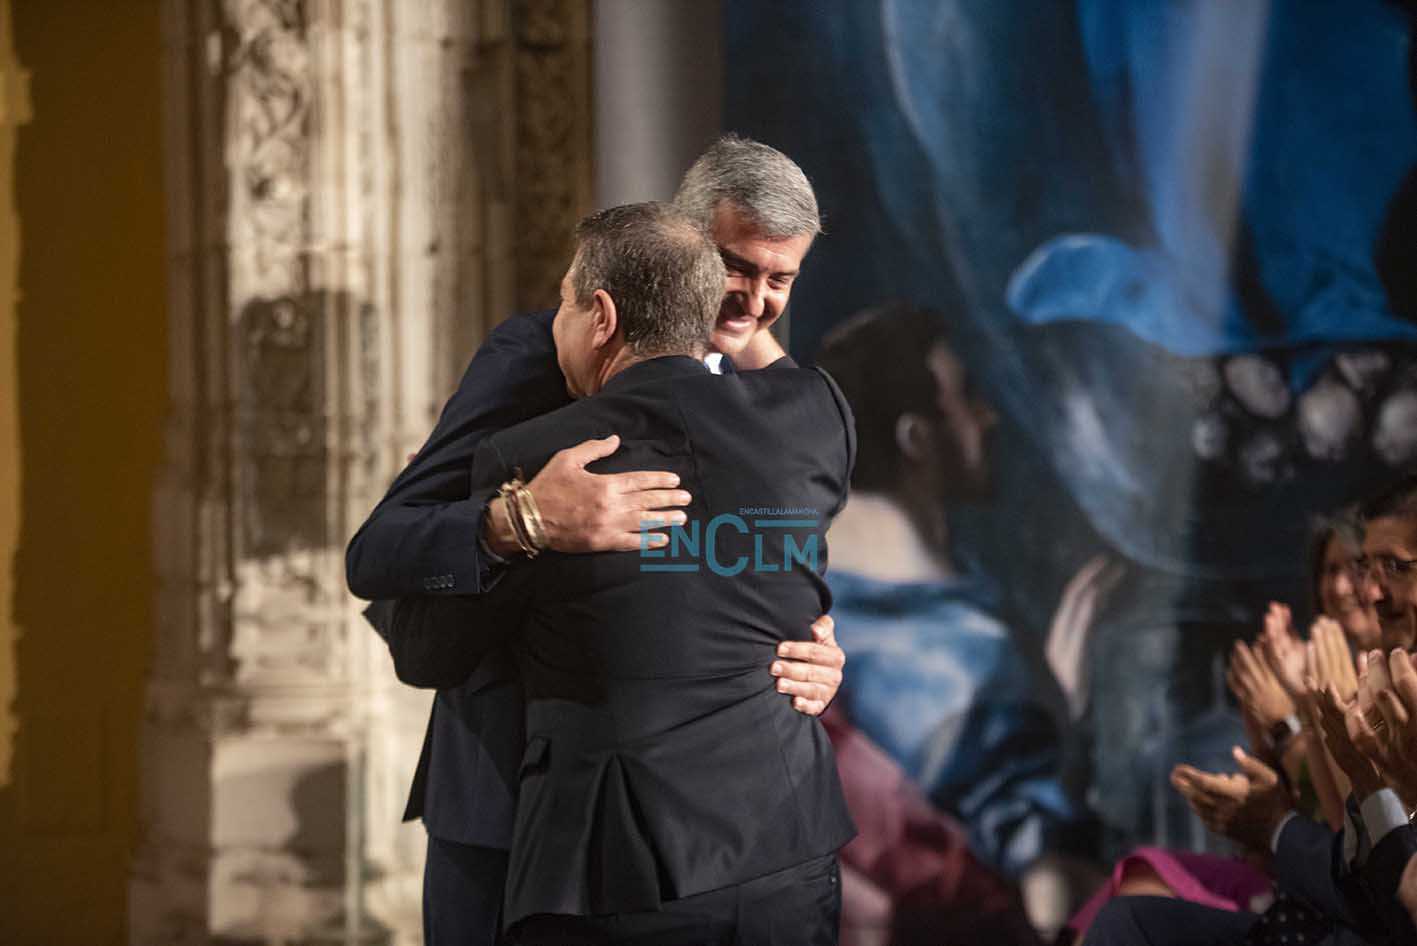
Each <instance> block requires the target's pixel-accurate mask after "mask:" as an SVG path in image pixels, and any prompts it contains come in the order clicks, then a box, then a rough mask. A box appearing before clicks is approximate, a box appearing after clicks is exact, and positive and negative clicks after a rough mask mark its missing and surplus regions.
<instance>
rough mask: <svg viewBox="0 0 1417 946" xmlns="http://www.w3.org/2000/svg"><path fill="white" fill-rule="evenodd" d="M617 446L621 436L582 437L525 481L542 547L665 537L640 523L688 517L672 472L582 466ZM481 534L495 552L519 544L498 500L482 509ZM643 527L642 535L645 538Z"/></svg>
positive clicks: (620, 546) (631, 547)
mask: <svg viewBox="0 0 1417 946" xmlns="http://www.w3.org/2000/svg"><path fill="white" fill-rule="evenodd" d="M619 447H620V438H619V437H616V436H610V437H606V438H604V439H603V440H587V441H585V442H584V443H581V444H577V445H576V446H574V447H567V448H566V449H564V450H561V451H559V452H558V453H556V454H555V455H554V456H553V457H552V458H551V459H550V460H549V461H547V463H546V466H544V467H542V468H541V472H539V473H537V474H536V476H534V477H533V478H532V480H531V482H530V483H528V484H527V489H529V490H530V491H531V495H532V498H533V499H534V500H535V501H536V507H537V510H538V511H539V512H540V514H541V521H542V525H543V528H544V529H545V532H546V544H547V547H548V548H550V549H553V550H554V551H557V552H633V551H635V550H636V549H639V548H644V547H649V548H659V547H661V546H663V545H665V544H667V543H668V542H669V536H668V535H667V534H666V533H663V532H654V531H648V532H646V531H644V530H643V528H642V527H643V525H644V524H645V523H651V522H652V523H656V524H657V525H659V526H663V527H668V526H671V525H683V524H684V522H685V521H686V519H687V518H688V517H687V516H686V515H685V513H684V512H683V510H681V509H679V508H677V507H679V506H687V505H688V504H689V502H690V499H691V498H692V497H690V495H689V493H688V492H686V491H685V490H682V489H679V488H678V487H679V477H678V475H677V474H675V473H670V472H666V471H662V470H637V471H632V472H629V473H604V474H602V473H591V472H589V471H588V470H587V469H586V467H587V466H588V465H589V464H591V463H593V462H595V461H596V460H599V459H601V458H602V457H608V456H610V455H611V454H612V453H614V452H615V451H616V450H617V449H619ZM483 532H484V536H485V538H486V539H487V544H488V545H489V546H490V547H491V548H492V550H493V551H494V552H496V553H497V554H499V555H508V556H510V555H516V554H517V553H518V552H519V551H520V549H519V547H518V545H517V542H516V537H515V536H514V535H513V533H512V530H511V527H510V525H509V524H508V520H507V514H506V511H505V504H504V500H502V499H500V498H499V499H494V500H493V501H492V502H491V503H490V504H489V505H488V509H487V516H486V518H485V525H484V530H483ZM646 535H648V538H646Z"/></svg>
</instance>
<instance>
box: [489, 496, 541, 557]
mask: <svg viewBox="0 0 1417 946" xmlns="http://www.w3.org/2000/svg"><path fill="white" fill-rule="evenodd" d="M522 492H524V487H523V484H522V481H521V479H520V478H513V479H510V480H508V481H507V482H505V483H503V484H502V485H501V487H500V488H499V489H498V490H497V495H498V496H501V497H502V502H503V504H504V506H505V508H506V510H507V526H508V528H510V529H511V530H512V537H513V538H515V539H516V540H517V546H518V547H519V548H520V549H521V550H522V552H523V553H524V554H525V555H526V556H527V558H535V557H536V555H537V553H538V552H540V551H541V549H540V547H538V546H537V545H536V543H534V542H533V541H532V538H531V533H530V532H529V531H528V530H527V527H526V517H525V514H524V513H523V511H522V507H521V502H520V500H521V494H522Z"/></svg>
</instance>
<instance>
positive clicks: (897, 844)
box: [822, 707, 1038, 946]
mask: <svg viewBox="0 0 1417 946" xmlns="http://www.w3.org/2000/svg"><path fill="white" fill-rule="evenodd" d="M822 722H823V724H824V725H825V726H826V729H827V735H828V736H829V737H830V738H831V741H832V747H833V749H835V750H836V764H837V771H838V772H839V773H840V775H841V785H842V789H843V791H844V793H845V795H846V804H847V807H848V808H849V809H850V810H851V817H852V819H853V820H854V821H855V822H856V828H857V834H856V838H855V839H854V840H853V841H852V842H851V843H850V844H848V845H847V846H846V847H844V848H842V850H841V863H842V866H843V871H844V873H845V872H850V874H851V875H852V876H851V877H850V880H851V882H852V883H851V887H850V889H848V887H847V883H846V882H845V881H844V882H843V891H842V892H843V903H842V917H841V929H842V943H843V946H844V944H847V943H852V944H861V946H867V944H870V946H877V944H883V943H889V944H891V946H923V944H930V946H934V944H938V943H949V942H981V943H990V944H995V946H1037V943H1038V937H1037V935H1036V934H1035V933H1034V931H1033V929H1032V928H1031V927H1030V926H1029V925H1028V922H1027V920H1026V919H1025V918H1024V915H1023V908H1022V905H1021V904H1020V902H1019V898H1018V892H1017V891H1016V890H1015V889H1014V887H1013V886H1012V885H1011V884H1010V883H1008V881H1006V880H1005V879H1004V878H1002V877H1000V876H999V875H998V874H996V873H995V872H994V871H992V870H990V869H989V868H988V867H987V866H985V865H984V864H982V863H981V862H980V861H979V860H978V859H977V858H975V856H974V854H973V853H972V852H971V851H970V850H969V844H968V840H967V838H966V835H965V832H964V829H963V828H962V827H961V826H960V825H959V824H957V823H956V822H955V821H954V820H953V819H951V818H950V817H949V816H948V815H946V814H944V813H943V812H941V811H940V810H939V809H937V808H936V807H935V806H934V805H932V804H931V803H930V800H929V799H928V798H926V797H925V795H924V794H923V793H922V792H921V791H920V789H919V788H918V787H917V786H916V785H915V783H913V782H912V781H911V780H910V778H909V776H907V775H906V774H905V772H904V771H903V770H902V769H901V767H900V766H899V765H897V764H896V762H895V760H894V759H892V758H891V757H890V756H888V755H887V754H886V753H885V752H884V751H883V750H882V749H881V748H880V747H879V746H877V745H876V744H875V743H873V742H872V741H871V740H870V739H869V738H868V737H867V736H866V735H865V734H863V733H862V732H861V731H860V730H858V729H855V728H854V727H853V726H852V725H851V723H850V721H849V720H848V719H847V718H846V715H845V714H844V713H843V712H842V711H841V710H839V709H837V708H836V707H832V708H831V709H829V710H827V712H826V714H825V715H824V716H823V717H822Z"/></svg>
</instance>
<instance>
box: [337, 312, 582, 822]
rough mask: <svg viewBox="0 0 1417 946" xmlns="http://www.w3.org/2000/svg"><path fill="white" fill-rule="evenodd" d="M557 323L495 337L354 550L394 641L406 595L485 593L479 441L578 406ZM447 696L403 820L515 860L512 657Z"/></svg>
mask: <svg viewBox="0 0 1417 946" xmlns="http://www.w3.org/2000/svg"><path fill="white" fill-rule="evenodd" d="M555 314H556V313H555V312H554V311H545V312H537V313H533V314H529V315H519V316H513V317H512V318H510V319H507V320H506V321H505V322H503V323H502V324H501V325H498V326H497V327H496V328H495V329H493V330H492V332H491V334H490V335H489V336H488V338H487V341H486V342H485V343H484V344H483V345H482V347H481V348H480V349H479V350H478V352H477V354H476V356H475V357H474V358H473V359H472V361H471V362H470V363H469V364H468V367H467V371H466V372H465V373H464V375H463V378H462V382H461V383H460V384H459V386H458V389H457V391H456V392H455V393H454V394H453V396H452V397H451V398H450V399H449V400H448V403H447V405H446V406H445V407H444V408H443V412H442V415H441V416H440V417H439V418H438V423H437V425H436V426H435V427H434V429H433V432H432V434H430V435H429V437H428V441H427V442H426V443H425V444H424V445H423V448H422V449H421V450H419V452H418V454H417V456H415V457H414V459H413V461H412V462H411V463H409V465H408V466H407V467H406V468H405V469H404V470H403V472H401V473H400V474H399V476H398V477H397V478H396V479H395V480H394V482H393V484H392V485H391V486H390V487H389V491H388V493H387V494H386V495H385V496H384V498H383V500H381V501H380V503H379V505H378V506H376V507H375V508H374V511H373V512H372V513H370V515H369V518H368V520H367V521H365V523H364V524H363V525H362V526H361V527H360V529H359V531H358V532H356V533H355V535H354V538H352V539H351V540H350V542H349V548H348V550H347V552H346V555H345V568H346V573H347V578H348V582H349V587H350V590H351V591H352V592H354V594H356V595H358V596H359V597H362V598H375V599H381V600H376V601H375V602H374V604H373V605H371V607H370V608H369V610H368V611H366V612H365V614H366V616H367V617H368V618H369V620H370V623H371V624H373V625H374V628H375V630H377V631H378V632H379V633H380V634H381V635H382V636H383V637H384V638H385V640H386V641H389V640H390V636H389V630H390V627H391V624H390V622H391V616H392V610H393V601H392V600H390V599H393V598H397V597H399V596H402V595H419V596H422V598H421V600H424V601H425V602H426V601H429V600H448V598H449V596H452V595H458V594H469V593H475V592H479V591H481V590H482V588H483V586H484V584H485V583H486V582H487V581H488V575H489V572H488V569H487V567H486V564H485V563H484V562H483V560H482V559H483V557H482V552H481V546H480V544H479V541H478V538H479V536H480V535H481V534H482V515H483V510H484V508H485V506H486V504H487V501H488V499H489V498H491V496H492V495H493V493H495V489H493V488H483V489H477V490H469V488H468V470H469V469H470V468H471V466H472V458H473V454H474V452H475V450H476V449H477V447H478V445H479V444H481V443H482V441H483V439H484V438H486V437H487V435H488V434H491V433H493V432H495V431H498V430H502V429H504V428H506V427H511V426H513V425H515V424H519V423H521V422H522V421H524V420H527V419H529V418H532V417H537V416H539V415H541V414H545V413H548V412H550V411H553V410H556V409H557V408H559V407H563V406H565V405H566V404H568V403H570V398H569V396H568V395H567V393H566V382H565V379H564V378H563V377H562V376H561V369H560V367H559V366H558V365H557V363H556V349H555V343H554V341H553V339H552V336H551V321H552V319H553V318H554V317H555ZM405 682H411V683H414V684H415V685H420V686H439V687H446V688H447V689H443V690H440V691H439V693H438V694H437V696H436V697H435V698H434V702H433V711H432V713H431V714H430V715H429V719H428V729H427V732H426V734H425V736H424V740H423V751H422V755H421V756H420V758H419V761H418V769H417V771H416V773H415V775H414V779H413V787H412V790H411V791H410V792H409V797H408V804H407V806H406V807H405V810H404V820H411V819H413V818H418V817H422V818H423V823H424V825H425V827H427V829H428V832H429V833H430V834H432V835H434V836H435V837H439V838H443V839H445V840H449V841H457V842H459V843H462V844H477V845H482V846H485V847H495V848H504V849H505V848H507V847H508V846H510V844H511V839H512V820H513V815H514V806H515V795H514V791H515V788H514V786H515V783H516V768H517V762H518V760H520V758H521V754H522V749H523V748H524V747H525V739H524V737H523V725H524V723H523V719H524V713H523V705H522V698H521V684H520V682H519V681H518V679H517V676H516V668H515V666H513V664H512V661H511V658H510V655H509V654H506V653H498V654H491V655H489V656H488V657H487V659H485V660H484V661H482V663H481V664H480V665H478V666H477V667H476V668H464V670H463V672H462V673H461V675H459V676H457V677H456V678H454V677H449V676H446V675H444V676H437V675H434V676H431V677H427V678H425V679H423V680H421V681H419V680H411V679H406V680H405Z"/></svg>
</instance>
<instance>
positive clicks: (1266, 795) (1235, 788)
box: [1171, 746, 1294, 854]
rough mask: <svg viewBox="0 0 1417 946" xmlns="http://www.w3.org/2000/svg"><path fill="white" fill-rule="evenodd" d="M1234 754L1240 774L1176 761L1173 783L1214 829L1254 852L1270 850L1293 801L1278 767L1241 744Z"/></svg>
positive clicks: (1208, 826)
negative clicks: (1272, 838)
mask: <svg viewBox="0 0 1417 946" xmlns="http://www.w3.org/2000/svg"><path fill="white" fill-rule="evenodd" d="M1234 756H1235V762H1236V763H1237V764H1238V765H1239V766H1240V771H1239V772H1237V773H1234V774H1229V775H1227V774H1217V773H1211V772H1202V771H1201V770H1199V769H1197V768H1195V767H1193V766H1189V765H1178V766H1176V767H1175V768H1174V769H1172V770H1171V784H1172V785H1173V786H1174V787H1175V788H1176V790H1177V791H1178V792H1180V793H1181V795H1182V796H1183V797H1184V798H1185V799H1186V803H1187V804H1188V805H1190V806H1191V810H1192V811H1194V812H1195V813H1196V815H1197V816H1198V817H1199V818H1200V819H1201V821H1202V822H1204V824H1205V826H1206V827H1207V828H1209V829H1210V830H1211V831H1214V832H1215V833H1216V834H1219V835H1222V836H1224V837H1227V838H1230V839H1231V840H1232V841H1236V842H1238V843H1239V844H1241V845H1243V846H1244V847H1246V848H1248V849H1249V850H1251V851H1254V852H1256V853H1261V854H1268V853H1269V841H1270V837H1271V836H1272V835H1273V834H1274V829H1275V828H1276V827H1277V826H1278V825H1279V822H1280V821H1281V820H1282V819H1283V818H1284V815H1285V814H1286V813H1288V812H1289V811H1291V810H1292V809H1293V807H1294V803H1293V800H1292V799H1291V798H1290V797H1289V793H1288V792H1287V791H1285V789H1284V786H1283V785H1282V784H1281V783H1280V781H1279V775H1278V773H1276V772H1275V770H1274V769H1272V768H1270V767H1269V766H1267V765H1265V764H1264V763H1263V762H1261V761H1260V760H1259V759H1257V758H1255V757H1254V756H1251V755H1249V754H1248V753H1246V752H1245V751H1244V750H1243V749H1241V748H1240V747H1239V746H1236V747H1235V748H1234Z"/></svg>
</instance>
